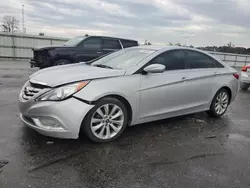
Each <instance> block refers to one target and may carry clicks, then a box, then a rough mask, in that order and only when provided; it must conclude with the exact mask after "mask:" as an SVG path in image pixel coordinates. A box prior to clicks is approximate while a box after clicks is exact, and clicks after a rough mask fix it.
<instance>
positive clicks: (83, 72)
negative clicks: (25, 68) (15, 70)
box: [30, 63, 126, 87]
mask: <svg viewBox="0 0 250 188" xmlns="http://www.w3.org/2000/svg"><path fill="white" fill-rule="evenodd" d="M125 72H126V71H125V70H117V69H106V68H100V67H94V66H90V65H87V64H85V63H76V64H71V65H60V66H56V67H51V68H46V69H43V70H39V71H37V72H35V73H34V74H32V75H31V76H30V82H32V83H38V84H42V85H47V86H49V87H55V86H59V85H63V84H67V83H72V82H77V81H83V80H93V79H98V78H107V77H114V76H122V75H124V74H125Z"/></svg>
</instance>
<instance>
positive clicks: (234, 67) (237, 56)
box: [234, 55, 238, 68]
mask: <svg viewBox="0 0 250 188" xmlns="http://www.w3.org/2000/svg"><path fill="white" fill-rule="evenodd" d="M237 57H238V56H237V55H235V62H234V68H236V62H237Z"/></svg>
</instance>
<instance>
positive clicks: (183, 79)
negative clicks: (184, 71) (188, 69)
mask: <svg viewBox="0 0 250 188" xmlns="http://www.w3.org/2000/svg"><path fill="white" fill-rule="evenodd" d="M181 80H182V81H187V80H189V78H188V77H186V76H184V77H182V78H181Z"/></svg>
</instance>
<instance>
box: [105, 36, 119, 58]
mask: <svg viewBox="0 0 250 188" xmlns="http://www.w3.org/2000/svg"><path fill="white" fill-rule="evenodd" d="M102 47H103V55H105V54H108V53H112V52H115V51H117V50H120V49H122V47H121V43H120V41H119V40H118V39H111V38H102Z"/></svg>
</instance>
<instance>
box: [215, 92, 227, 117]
mask: <svg viewBox="0 0 250 188" xmlns="http://www.w3.org/2000/svg"><path fill="white" fill-rule="evenodd" d="M228 102H229V97H228V94H227V93H226V92H224V91H223V92H221V93H219V95H218V96H217V97H216V101H215V105H214V108H215V112H216V113H217V114H218V115H221V114H223V113H224V112H225V111H226V110H227V107H228Z"/></svg>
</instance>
